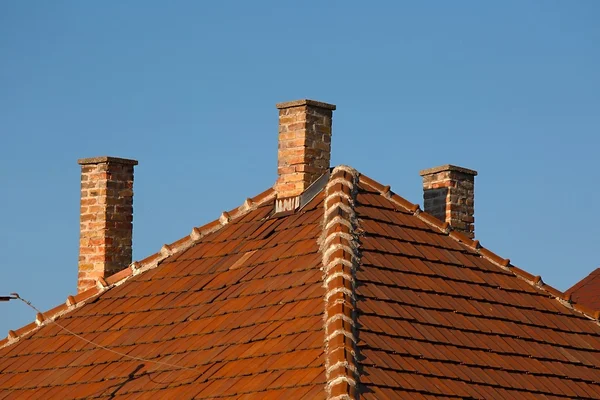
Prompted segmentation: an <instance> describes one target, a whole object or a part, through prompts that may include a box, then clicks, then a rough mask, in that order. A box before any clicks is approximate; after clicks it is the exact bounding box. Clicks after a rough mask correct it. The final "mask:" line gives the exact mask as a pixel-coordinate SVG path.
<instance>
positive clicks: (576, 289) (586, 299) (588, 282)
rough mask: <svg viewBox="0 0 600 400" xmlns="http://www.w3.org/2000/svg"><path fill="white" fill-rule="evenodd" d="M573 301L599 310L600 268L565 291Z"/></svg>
mask: <svg viewBox="0 0 600 400" xmlns="http://www.w3.org/2000/svg"><path fill="white" fill-rule="evenodd" d="M565 293H566V294H567V295H571V298H572V300H573V301H574V302H577V303H580V304H585V305H586V306H588V307H589V308H592V309H594V310H600V268H596V269H595V270H594V271H592V273H591V274H589V275H588V276H586V277H585V278H583V279H582V280H580V281H579V282H577V283H576V284H575V285H573V286H572V287H571V288H570V289H568V290H567V291H566V292H565Z"/></svg>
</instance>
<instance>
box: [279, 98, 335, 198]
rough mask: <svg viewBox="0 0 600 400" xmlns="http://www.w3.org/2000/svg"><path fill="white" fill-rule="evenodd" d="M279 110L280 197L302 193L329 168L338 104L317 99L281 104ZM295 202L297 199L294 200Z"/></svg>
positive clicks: (291, 196) (295, 195) (292, 196)
mask: <svg viewBox="0 0 600 400" xmlns="http://www.w3.org/2000/svg"><path fill="white" fill-rule="evenodd" d="M277 108H278V109H279V151H278V164H277V174H278V177H277V182H276V183H275V191H276V192H277V198H278V199H290V198H294V197H297V196H299V195H300V194H302V193H303V192H304V191H305V190H306V189H307V188H308V187H309V186H310V185H311V184H312V183H314V182H315V181H316V180H317V179H318V178H319V177H320V176H321V175H323V174H324V173H325V172H327V171H328V170H329V161H330V159H331V119H332V114H333V110H335V105H333V104H327V103H321V102H319V101H314V100H296V101H290V102H287V103H279V104H277ZM292 203H293V202H292Z"/></svg>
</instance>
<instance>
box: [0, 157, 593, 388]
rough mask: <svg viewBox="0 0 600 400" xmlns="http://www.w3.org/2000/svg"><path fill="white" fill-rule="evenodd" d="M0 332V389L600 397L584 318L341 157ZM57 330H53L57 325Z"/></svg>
mask: <svg viewBox="0 0 600 400" xmlns="http://www.w3.org/2000/svg"><path fill="white" fill-rule="evenodd" d="M274 203H275V193H274V192H273V191H272V190H269V191H267V192H265V193H263V194H262V195H259V196H257V197H256V198H254V199H249V200H248V201H246V202H245V203H244V205H242V206H241V207H240V208H239V209H235V210H231V211H227V212H226V213H223V215H222V216H221V218H219V219H218V220H216V221H215V222H212V223H210V224H208V225H206V226H204V227H201V228H194V229H193V231H192V233H191V234H190V235H189V236H186V237H184V238H182V239H181V240H178V241H176V242H174V243H172V244H169V245H165V246H164V247H163V248H162V249H161V251H160V252H159V253H157V254H154V255H151V256H149V257H147V258H146V259H144V260H142V261H140V262H137V263H133V264H132V265H131V266H130V268H127V269H125V270H124V271H122V272H119V273H118V274H115V275H113V276H111V277H108V278H107V279H106V281H104V282H102V281H100V282H99V283H98V285H97V287H95V288H92V289H90V290H88V291H86V292H84V293H80V294H78V295H77V296H74V297H73V296H69V297H68V298H67V302H66V303H65V305H61V306H59V307H57V308H55V309H53V310H51V311H49V312H45V313H42V315H38V316H37V322H33V323H32V324H30V325H27V326H25V327H23V328H21V329H18V330H15V331H14V332H12V331H11V334H10V337H9V338H7V339H5V340H3V341H1V342H0V398H2V399H4V398H40V397H50V398H55V397H63V398H94V397H98V398H102V397H105V398H113V397H119V398H127V397H141V396H144V397H150V396H156V397H160V398H174V397H180V398H192V397H194V398H204V399H209V398H210V399H214V398H219V399H234V398H235V399H249V398H260V399H280V398H286V397H289V398H306V399H319V398H340V399H341V398H357V396H358V394H360V396H361V397H362V398H364V399H385V398H404V397H413V398H433V397H449V398H465V397H466V398H517V397H518V398H521V397H531V398H533V397H535V398H538V397H544V396H545V397H547V398H573V397H577V398H584V399H600V378H599V377H600V324H599V322H598V314H597V313H595V312H594V310H593V309H592V308H593V307H591V308H590V306H589V305H587V306H586V305H585V303H584V304H583V305H582V304H578V300H577V298H576V297H575V296H573V298H572V300H571V301H570V302H569V301H568V297H567V296H565V295H564V294H563V293H561V292H560V291H558V290H556V289H554V288H552V287H550V286H547V285H546V284H545V283H544V282H543V281H542V280H541V278H539V277H534V276H532V275H530V274H528V273H527V272H525V271H523V270H521V269H519V268H517V267H515V266H513V265H512V264H510V261H509V260H507V259H505V258H502V257H499V256H498V255H496V254H494V253H492V252H490V251H489V250H487V249H485V248H483V247H481V246H480V244H479V242H477V241H473V240H471V239H470V238H468V237H466V236H464V235H461V234H459V233H457V232H454V231H451V230H450V228H449V226H448V225H447V224H443V223H442V222H440V221H438V220H436V219H435V218H433V217H431V216H429V215H428V214H426V213H424V212H422V211H421V210H420V209H419V207H418V206H417V205H414V204H412V203H410V202H408V201H406V200H405V199H403V198H401V197H400V196H398V195H396V194H394V193H393V192H392V191H391V190H390V188H389V187H388V186H384V185H381V184H379V183H377V182H376V181H374V180H372V179H369V178H368V177H365V176H364V175H360V174H359V173H358V172H356V171H355V170H353V169H351V168H349V167H337V168H335V169H334V170H333V171H332V172H331V174H330V176H329V179H328V181H327V183H326V186H325V187H324V188H323V190H322V191H321V192H320V193H319V194H318V195H317V196H316V197H315V198H314V199H313V200H311V201H310V202H309V204H307V205H306V206H304V207H303V208H301V209H300V210H298V211H296V212H295V213H281V214H274ZM54 322H56V323H58V324H60V325H61V326H62V327H64V328H65V329H62V328H61V327H59V326H58V325H57V324H56V323H54Z"/></svg>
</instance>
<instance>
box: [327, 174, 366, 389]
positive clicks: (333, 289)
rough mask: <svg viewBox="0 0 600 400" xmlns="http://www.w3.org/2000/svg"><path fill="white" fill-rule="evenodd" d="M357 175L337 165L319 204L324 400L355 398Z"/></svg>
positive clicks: (357, 259)
mask: <svg viewBox="0 0 600 400" xmlns="http://www.w3.org/2000/svg"><path fill="white" fill-rule="evenodd" d="M357 183H358V172H357V171H356V170H354V169H352V168H350V167H347V166H343V165H342V166H338V167H336V168H334V169H333V171H332V172H331V175H330V178H329V181H328V182H327V185H326V187H325V200H324V201H323V231H322V234H321V236H320V237H319V249H320V251H321V255H322V268H323V287H324V288H325V310H324V314H323V319H324V330H325V333H324V347H325V375H326V377H327V383H326V385H325V389H326V395H327V399H347V400H351V399H358V387H359V380H360V374H359V367H358V365H359V361H358V360H359V359H360V358H359V349H358V346H357V338H358V332H357V315H356V293H355V287H356V268H357V267H358V265H359V263H360V254H359V252H358V247H359V243H358V233H357V225H358V219H357V217H356V213H355V211H354V205H355V203H356V194H357V192H358V185H357Z"/></svg>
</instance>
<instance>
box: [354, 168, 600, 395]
mask: <svg viewBox="0 0 600 400" xmlns="http://www.w3.org/2000/svg"><path fill="white" fill-rule="evenodd" d="M369 182H370V183H372V184H373V186H375V187H378V189H379V190H375V187H373V186H371V185H369V184H368V183H369ZM380 190H381V186H380V185H378V184H376V183H374V182H373V181H371V180H369V179H367V178H365V177H362V178H361V181H360V190H359V192H358V196H357V206H356V214H357V217H358V219H359V221H360V222H361V223H360V226H361V228H362V230H363V234H362V237H361V239H360V240H361V267H360V268H358V270H357V273H356V278H357V281H358V283H357V286H356V294H357V298H358V299H359V300H358V302H357V306H358V309H359V312H358V321H357V322H358V325H359V326H360V327H361V328H360V333H359V351H360V356H361V361H360V362H361V364H362V371H361V377H360V379H361V383H362V385H363V386H364V388H363V392H364V393H363V398H364V399H382V398H404V397H416V398H424V397H425V398H429V397H438V396H441V397H451V398H481V399H489V398H503V399H509V398H581V399H584V398H585V399H589V398H593V399H598V398H600V326H598V324H597V321H595V322H594V321H590V319H589V318H587V317H585V316H583V315H582V314H580V313H578V312H574V311H573V310H570V309H569V308H567V307H565V306H564V305H562V304H560V303H559V302H558V301H557V300H556V299H555V298H553V296H551V295H549V293H548V292H547V291H543V290H540V289H539V288H536V287H534V286H532V285H531V284H530V283H528V282H527V281H526V280H524V279H520V278H519V277H517V276H515V274H514V273H513V272H511V271H509V270H505V269H503V268H501V267H500V266H498V265H495V264H494V263H492V262H491V261H490V260H488V259H486V258H485V257H481V255H480V254H478V252H477V250H476V249H475V248H474V247H476V246H474V247H469V246H466V245H465V244H463V243H460V242H457V241H456V240H454V239H453V238H451V237H449V236H448V235H447V234H445V233H443V232H442V231H441V230H440V229H436V228H434V227H432V226H430V225H429V224H427V223H425V222H424V220H422V219H420V218H417V217H415V216H414V215H413V213H411V212H409V211H407V210H406V209H404V208H403V207H401V206H400V205H399V204H398V202H394V201H393V199H394V198H396V199H398V198H397V196H394V197H392V196H390V195H388V196H382V195H381V194H380ZM385 190H386V189H385V188H384V189H383V191H385ZM386 197H387V198H386ZM398 200H402V199H398ZM424 216H425V215H424ZM438 225H441V223H438ZM463 239H466V238H463ZM467 240H468V239H466V240H465V242H467ZM544 396H545V397H544Z"/></svg>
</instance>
